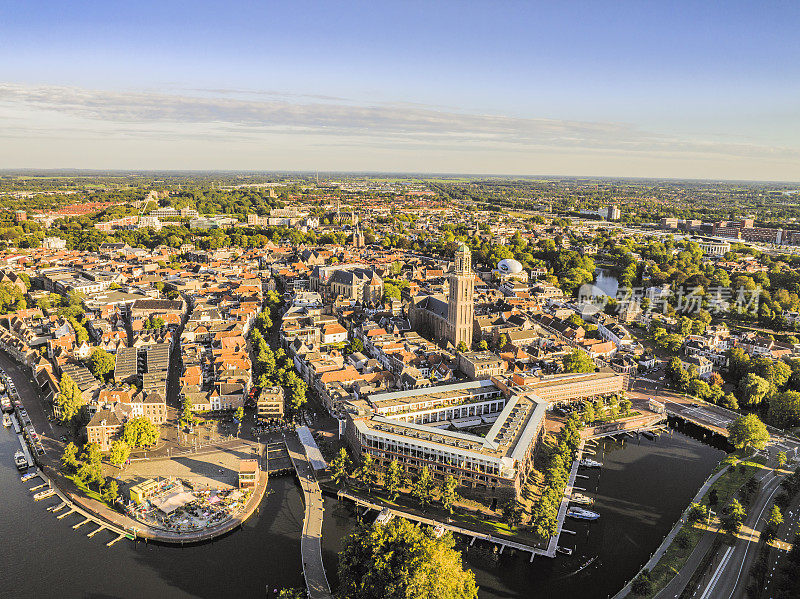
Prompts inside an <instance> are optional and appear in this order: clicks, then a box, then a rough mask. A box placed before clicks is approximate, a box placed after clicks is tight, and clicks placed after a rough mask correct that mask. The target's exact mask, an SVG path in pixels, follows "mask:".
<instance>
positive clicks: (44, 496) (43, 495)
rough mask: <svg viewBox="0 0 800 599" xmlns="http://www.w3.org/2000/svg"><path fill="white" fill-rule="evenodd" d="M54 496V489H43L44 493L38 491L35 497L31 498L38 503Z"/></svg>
mask: <svg viewBox="0 0 800 599" xmlns="http://www.w3.org/2000/svg"><path fill="white" fill-rule="evenodd" d="M55 494H56V490H55V489H45V490H44V491H39V492H38V493H37V494H36V495H34V496H33V500H34V501H40V500H42V499H47V498H48V497H52V496H53V495H55Z"/></svg>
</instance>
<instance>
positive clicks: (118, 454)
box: [108, 439, 131, 466]
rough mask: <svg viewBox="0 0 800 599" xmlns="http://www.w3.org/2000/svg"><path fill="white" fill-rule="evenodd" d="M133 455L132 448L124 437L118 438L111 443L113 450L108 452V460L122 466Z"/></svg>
mask: <svg viewBox="0 0 800 599" xmlns="http://www.w3.org/2000/svg"><path fill="white" fill-rule="evenodd" d="M130 455H131V448H130V447H128V444H127V443H125V441H123V440H122V439H117V440H115V441H114V442H113V443H112V444H111V451H110V452H109V454H108V461H109V462H111V463H112V464H114V465H115V466H122V464H124V463H125V462H127V461H128V457H130Z"/></svg>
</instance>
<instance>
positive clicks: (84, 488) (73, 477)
mask: <svg viewBox="0 0 800 599" xmlns="http://www.w3.org/2000/svg"><path fill="white" fill-rule="evenodd" d="M64 477H65V478H68V479H70V480H71V481H72V482H73V484H74V485H75V486H76V487H77V488H78V490H79V491H80V492H81V493H83V494H84V495H86V496H87V497H90V498H92V499H96V500H97V501H100V502H102V503H105V501H104V500H103V498H102V497H101V496H100V493H98V492H97V491H93V490H92V489H90V488H89V487H87V486H86V483H84V482H83V481H82V480H81V479H79V478H78V476H77V475H75V474H72V475H70V474H65V475H64Z"/></svg>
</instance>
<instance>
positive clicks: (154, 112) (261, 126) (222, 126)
mask: <svg viewBox="0 0 800 599" xmlns="http://www.w3.org/2000/svg"><path fill="white" fill-rule="evenodd" d="M3 107H13V108H15V109H18V110H19V109H25V110H28V111H30V110H35V111H39V112H44V113H48V114H51V115H52V114H62V115H71V116H73V117H78V118H80V119H83V120H88V121H93V122H96V123H98V126H101V125H102V127H101V128H102V130H103V131H104V132H105V131H108V128H109V127H111V128H113V130H114V131H115V132H116V133H118V134H121V135H126V134H130V133H132V132H135V131H137V130H141V131H140V132H141V133H142V134H148V133H153V134H157V133H158V132H159V131H160V130H162V129H163V130H164V132H165V133H167V132H168V133H169V134H170V135H181V127H184V128H185V135H186V136H187V137H191V136H195V135H206V136H208V137H209V138H211V137H216V136H218V135H224V136H227V139H231V138H239V139H255V138H258V137H259V136H263V135H264V134H267V133H313V134H315V135H321V136H326V137H329V138H330V136H339V137H342V138H343V139H342V141H343V142H345V143H348V144H350V143H359V142H360V143H363V144H364V145H368V144H376V145H382V146H383V145H386V144H392V143H396V144H398V145H405V146H409V147H410V146H414V147H428V148H436V147H447V148H451V149H462V150H469V149H471V148H480V149H482V150H486V149H490V148H492V147H497V148H501V147H502V148H505V149H508V148H513V147H526V148H536V149H547V148H553V149H561V150H568V149H572V150H578V149H579V150H585V151H599V152H620V153H659V154H662V155H664V156H667V157H668V156H670V155H683V156H686V155H692V154H696V155H713V156H718V157H723V158H724V157H732V158H733V157H737V158H742V157H760V158H771V159H775V160H788V159H797V158H800V152H799V151H798V150H797V149H795V148H786V147H770V146H763V145H758V144H754V143H746V142H739V143H737V142H736V141H733V140H722V141H721V140H702V139H688V138H687V139H679V138H676V137H674V136H665V135H662V134H658V133H654V132H649V131H643V130H640V129H639V128H637V127H635V126H633V125H631V124H627V123H614V122H582V121H572V120H558V119H544V118H521V117H513V116H506V115H492V114H469V113H463V112H458V111H454V110H447V109H443V108H440V107H427V106H424V105H418V104H410V103H404V104H373V105H369V104H358V103H355V102H353V101H351V100H347V99H344V98H337V97H330V96H309V95H299V94H297V95H293V94H284V93H280V92H260V93H259V92H253V91H252V90H234V89H213V90H211V89H207V90H194V93H183V94H166V93H150V92H141V91H136V92H118V91H106V90H93V89H82V88H77V87H61V86H28V85H20V84H12V83H6V84H0V116H3ZM203 126H205V127H203ZM16 128H17V130H18V131H19V130H20V128H21V124H17V127H16ZM344 138H346V140H345V139H344Z"/></svg>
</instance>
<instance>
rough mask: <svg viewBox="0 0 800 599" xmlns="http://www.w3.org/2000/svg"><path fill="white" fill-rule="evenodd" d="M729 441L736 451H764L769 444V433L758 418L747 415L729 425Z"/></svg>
mask: <svg viewBox="0 0 800 599" xmlns="http://www.w3.org/2000/svg"><path fill="white" fill-rule="evenodd" d="M728 440H729V441H730V442H731V444H732V445H733V446H734V447H735V448H736V449H746V448H748V447H753V448H755V449H764V448H765V447H766V446H767V443H769V433H768V432H767V427H766V426H764V423H763V422H761V420H759V418H758V416H756V415H755V414H747V415H745V416H740V417H739V418H737V419H736V420H734V421H732V422H731V423H730V424H728Z"/></svg>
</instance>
